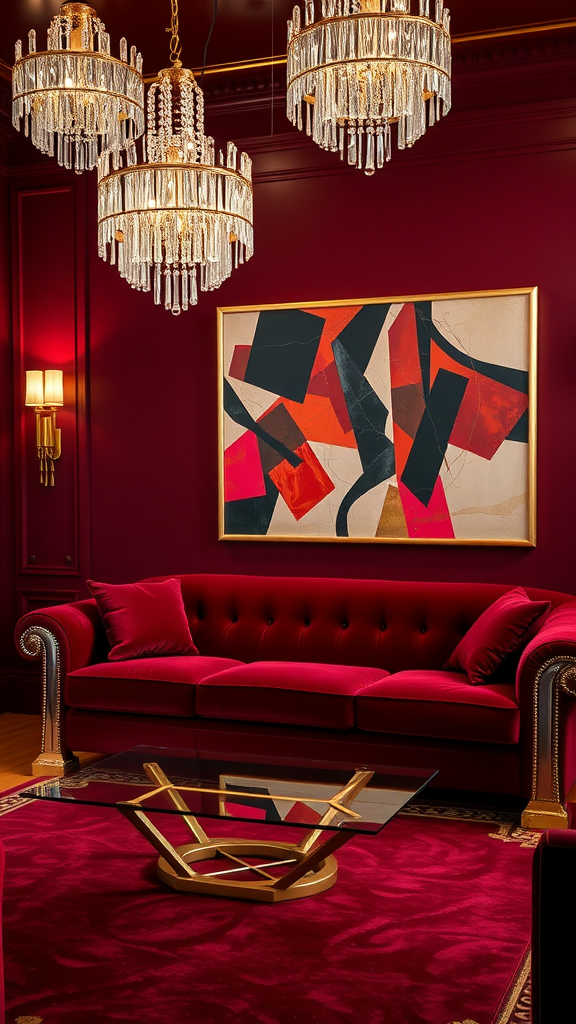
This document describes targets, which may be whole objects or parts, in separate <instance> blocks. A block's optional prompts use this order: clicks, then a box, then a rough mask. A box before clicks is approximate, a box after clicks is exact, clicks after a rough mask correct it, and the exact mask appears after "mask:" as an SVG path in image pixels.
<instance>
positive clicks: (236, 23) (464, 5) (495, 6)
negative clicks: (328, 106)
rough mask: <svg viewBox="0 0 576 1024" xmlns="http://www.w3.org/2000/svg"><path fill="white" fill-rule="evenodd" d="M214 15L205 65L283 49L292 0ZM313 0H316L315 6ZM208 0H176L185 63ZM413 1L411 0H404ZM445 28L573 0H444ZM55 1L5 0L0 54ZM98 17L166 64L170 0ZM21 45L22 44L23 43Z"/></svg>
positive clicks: (197, 49) (229, 3) (243, 5)
mask: <svg viewBox="0 0 576 1024" xmlns="http://www.w3.org/2000/svg"><path fill="white" fill-rule="evenodd" d="M216 2H217V16H216V22H215V26H214V31H213V33H212V37H211V39H210V44H209V48H208V54H207V61H206V63H207V65H208V66H210V65H215V64H229V63H236V62H239V61H247V60H258V59H259V58H266V57H269V56H270V55H271V54H272V53H274V54H276V55H282V54H284V53H285V52H286V21H287V18H288V17H289V16H290V13H291V11H292V7H293V0H216ZM319 3H320V0H316V6H317V8H318V7H319ZM214 6H215V0H180V39H181V43H182V61H183V63H184V65H185V66H187V67H192V68H198V67H201V66H202V63H203V52H204V46H205V43H206V38H207V35H208V31H209V28H210V24H211V22H212V17H213V14H214ZM412 6H413V8H414V9H416V6H417V0H412ZM447 6H449V8H450V11H451V15H452V33H453V36H455V37H457V36H459V35H460V36H461V35H469V34H473V33H482V32H492V31H494V30H498V29H502V28H509V27H512V26H513V27H516V26H525V25H530V24H534V23H542V22H555V21H566V20H570V21H572V22H573V23H576V18H575V13H576V12H575V6H574V0H546V3H545V4H543V3H542V2H541V0H540V2H537V0H448V4H447ZM59 7H60V3H59V0H5V2H4V4H3V11H2V27H3V32H2V39H1V40H0V59H1V60H3V61H4V62H5V63H7V64H10V65H11V64H12V63H13V60H14V42H15V40H16V39H18V38H22V39H23V41H24V40H25V37H26V35H27V33H28V30H29V29H30V28H35V29H36V32H37V39H38V49H39V50H40V49H43V48H44V46H45V42H46V30H47V27H48V24H49V22H50V19H51V18H52V16H53V15H54V14H55V13H56V12H57V11H58V9H59ZM95 7H96V10H97V13H98V15H99V17H100V18H101V19H102V21H104V23H105V25H106V29H107V31H108V32H110V34H111V37H112V53H113V54H114V55H118V41H119V39H120V37H121V36H122V35H125V36H126V38H127V40H128V45H129V46H131V45H132V44H135V45H136V46H137V47H138V49H139V50H140V51H141V52H142V55H143V57H144V74H145V75H154V74H155V73H156V72H157V71H158V70H159V69H160V68H162V67H165V66H166V65H167V64H169V59H168V53H169V49H168V42H169V37H168V35H167V34H166V33H165V31H164V29H165V28H166V26H167V25H169V23H170V0H95ZM25 50H26V46H25Z"/></svg>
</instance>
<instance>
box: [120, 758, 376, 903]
mask: <svg viewBox="0 0 576 1024" xmlns="http://www.w3.org/2000/svg"><path fill="white" fill-rule="evenodd" d="M144 770H145V772H146V774H147V775H148V777H149V778H150V779H151V780H152V781H153V782H155V783H156V784H157V788H156V789H154V790H151V791H150V792H148V793H146V794H144V795H143V796H140V797H137V798H136V799H135V800H129V801H126V802H124V803H119V804H117V807H118V810H119V811H120V813H121V814H123V815H124V817H125V818H127V819H128V821H130V822H131V823H132V824H133V825H134V827H135V828H137V829H138V831H139V832H141V834H142V835H143V836H145V837H146V839H147V840H148V842H149V843H150V844H151V845H152V846H153V847H154V849H155V850H157V851H158V853H159V854H160V859H159V861H158V875H159V877H160V878H161V879H162V881H163V882H165V883H166V884H167V885H169V886H171V887H172V888H173V889H177V890H179V891H180V892H196V893H207V894H210V895H213V896H228V897H234V898H236V899H243V900H258V901H260V902H263V903H278V902H280V901H282V900H297V899H302V898H303V897H304V896H314V895H315V894H316V893H319V892H324V890H325V889H330V888H331V886H333V885H334V883H335V882H336V879H337V876H338V863H337V861H336V858H335V857H334V856H333V854H334V852H335V851H336V850H338V849H339V848H340V847H341V846H343V845H344V844H345V843H347V842H348V840H349V839H352V838H353V837H354V835H355V833H354V832H353V831H352V830H348V829H339V830H338V831H337V832H334V833H333V834H332V835H329V836H328V838H327V839H324V841H323V842H319V840H320V839H321V838H322V837H323V836H325V835H326V833H325V831H324V830H323V829H321V828H320V829H319V828H316V829H314V830H313V831H312V832H309V833H307V834H306V835H305V837H304V839H303V840H302V841H301V842H300V843H298V844H297V845H296V844H293V843H281V842H274V841H273V842H264V841H263V842H260V841H259V840H256V839H234V838H232V839H231V838H229V837H226V838H223V839H209V838H208V836H207V835H206V833H205V832H204V830H203V828H202V826H201V825H200V824H199V822H198V821H197V820H196V818H195V817H194V815H193V814H191V813H190V809H189V807H188V806H187V805H186V803H185V802H184V799H183V797H182V796H181V793H182V792H187V791H189V792H198V789H197V787H192V786H188V787H187V786H175V785H174V784H173V783H171V782H170V780H169V779H168V778H167V776H166V775H165V774H164V772H163V771H162V769H161V768H160V766H159V765H157V764H145V765H144ZM373 774H374V773H373V772H371V771H366V770H361V771H357V772H356V773H355V774H354V775H353V777H352V778H351V779H350V781H349V782H348V783H347V784H346V786H345V787H344V788H343V789H341V790H340V792H339V793H336V794H335V795H334V797H332V798H331V799H330V800H321V801H319V802H321V803H326V804H327V805H328V809H327V811H326V812H325V814H324V816H323V817H322V819H321V821H320V822H319V824H322V825H329V824H330V822H331V821H332V820H333V819H334V818H335V816H336V815H337V814H338V813H339V812H342V811H344V812H345V813H347V814H349V815H351V816H352V817H356V818H357V817H359V815H357V814H356V813H355V812H354V811H352V810H351V809H350V808H349V806H348V805H349V804H350V803H351V802H352V801H353V800H354V798H355V797H356V796H357V795H358V793H359V792H360V791H361V790H362V789H363V788H364V786H365V785H366V783H367V782H369V780H370V779H371V778H372V776H373ZM206 792H212V793H218V794H221V795H222V796H225V795H226V791H221V790H206ZM158 793H165V794H166V796H167V797H168V798H169V799H170V801H171V802H172V804H173V805H174V807H175V808H176V809H177V810H178V811H181V812H182V820H183V821H184V822H185V824H186V825H187V827H188V828H189V830H190V831H191V832H192V834H193V835H194V837H195V839H196V842H194V843H187V844H186V845H184V846H176V847H175V846H173V845H172V843H170V842H169V840H168V839H166V837H165V836H164V835H163V834H162V832H160V830H159V829H157V828H156V826H155V825H153V824H152V822H151V821H150V818H149V817H148V816H147V815H146V814H145V813H144V811H143V810H142V808H141V804H142V803H143V802H145V801H146V800H147V799H149V798H150V797H151V796H156V795H157V794H158ZM267 799H269V797H267ZM279 799H288V798H286V797H279ZM218 856H221V857H223V858H225V860H227V867H226V868H223V869H222V870H221V871H218V870H216V871H211V872H206V873H203V872H200V871H195V870H194V868H193V867H191V865H192V864H198V863H199V862H201V861H206V860H212V859H215V858H216V857H218ZM245 857H251V858H253V857H257V858H260V857H264V862H263V863H261V864H253V863H250V862H249V861H246V860H244V859H243V858H245ZM267 858H269V859H268V860H267ZM284 866H285V867H287V869H288V870H287V871H286V872H285V873H284V874H282V875H281V876H280V877H278V876H276V875H272V874H270V871H269V870H268V869H269V868H271V867H281V868H282V867H284ZM244 872H245V873H246V874H247V875H248V874H251V875H254V874H256V875H258V876H259V877H258V878H257V879H254V878H247V879H246V880H243V879H238V878H234V879H232V878H230V877H229V876H230V875H231V874H234V875H237V874H241V873H244Z"/></svg>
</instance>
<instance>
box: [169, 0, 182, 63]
mask: <svg viewBox="0 0 576 1024" xmlns="http://www.w3.org/2000/svg"><path fill="white" fill-rule="evenodd" d="M170 10H171V20H170V28H167V29H166V31H167V32H171V36H170V62H171V64H172V67H174V68H181V67H182V61H181V60H180V54H181V53H182V44H181V42H180V35H179V27H180V26H179V24H178V0H170Z"/></svg>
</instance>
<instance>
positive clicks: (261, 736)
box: [66, 708, 522, 796]
mask: <svg viewBox="0 0 576 1024" xmlns="http://www.w3.org/2000/svg"><path fill="white" fill-rule="evenodd" d="M66 735H67V737H68V740H69V742H70V745H71V748H72V749H73V750H95V749H96V747H98V749H99V750H100V752H101V753H103V754H118V753H119V752H120V751H121V750H126V749H127V748H128V747H135V746H138V744H144V745H146V746H150V747H182V748H183V749H186V750H190V751H196V752H197V754H198V757H207V758H216V759H217V758H219V757H221V756H222V754H223V753H226V754H227V755H229V756H230V758H231V760H235V761H247V762H253V761H261V760H265V761H267V762H268V763H270V764H282V762H285V761H286V759H290V761H291V762H297V763H298V764H301V765H302V766H303V767H305V766H306V765H309V764H310V763H311V762H313V763H317V762H318V761H323V762H325V763H330V764H333V765H334V766H335V767H336V766H337V765H339V764H346V765H349V767H350V768H351V769H352V771H354V769H356V768H357V767H358V765H359V764H362V765H364V764H374V765H378V764H383V765H404V766H405V767H407V768H427V769H430V771H433V770H434V769H438V771H439V773H440V774H439V775H438V776H437V779H441V782H437V779H435V780H434V781H435V782H436V783H437V784H438V785H442V786H444V787H446V788H448V789H459V790H481V791H482V792H489V793H508V794H512V795H515V796H518V795H520V794H521V793H522V790H521V787H520V764H519V757H518V747H517V746H514V745H511V744H503V743H474V744H472V743H467V742H465V741H456V740H434V739H430V738H429V737H421V736H394V735H392V734H391V733H379V732H366V731H363V730H361V729H356V728H355V729H314V728H312V727H311V726H296V725H277V724H275V723H272V722H271V723H269V724H268V723H267V724H266V727H265V728H263V725H262V723H261V722H232V721H230V720H229V719H228V720H227V719H213V718H198V717H196V718H176V717H170V716H168V715H133V714H120V713H117V712H113V711H90V710H84V709H81V708H69V709H68V711H67V714H66Z"/></svg>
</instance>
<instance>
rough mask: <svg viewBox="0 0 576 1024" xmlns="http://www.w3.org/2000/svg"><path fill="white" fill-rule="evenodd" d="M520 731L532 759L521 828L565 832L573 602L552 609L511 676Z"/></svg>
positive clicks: (575, 743) (575, 745)
mask: <svg viewBox="0 0 576 1024" xmlns="http://www.w3.org/2000/svg"><path fill="white" fill-rule="evenodd" d="M516 696H517V699H518V703H519V705H520V711H521V715H522V725H521V732H522V735H523V737H524V739H525V750H526V752H527V754H529V756H530V758H531V774H532V784H531V799H530V802H529V804H528V806H527V807H526V809H525V811H524V814H523V816H522V824H523V826H524V827H525V828H566V827H567V825H568V816H567V813H566V808H565V806H564V802H565V798H566V792H565V790H566V787H567V786H568V787H569V786H570V785H571V784H572V781H573V778H574V776H575V775H576V766H575V765H572V766H571V765H568V764H564V758H565V755H566V752H567V750H568V749H570V750H572V752H574V750H576V735H575V736H574V737H573V738H570V742H568V737H567V735H566V732H567V730H569V731H570V733H572V732H574V730H575V728H576V723H575V722H574V713H573V709H570V713H567V712H566V706H565V702H566V699H567V697H568V698H572V697H576V601H566V602H565V603H564V604H561V605H558V606H557V607H556V608H553V609H552V611H551V612H550V615H549V616H548V618H547V620H546V622H545V623H544V626H543V627H542V629H541V630H540V631H539V633H537V635H536V636H535V637H534V639H533V640H531V641H530V643H529V644H528V646H527V647H526V650H525V651H524V652H523V654H522V657H521V659H520V663H519V665H518V672H517V674H516Z"/></svg>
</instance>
